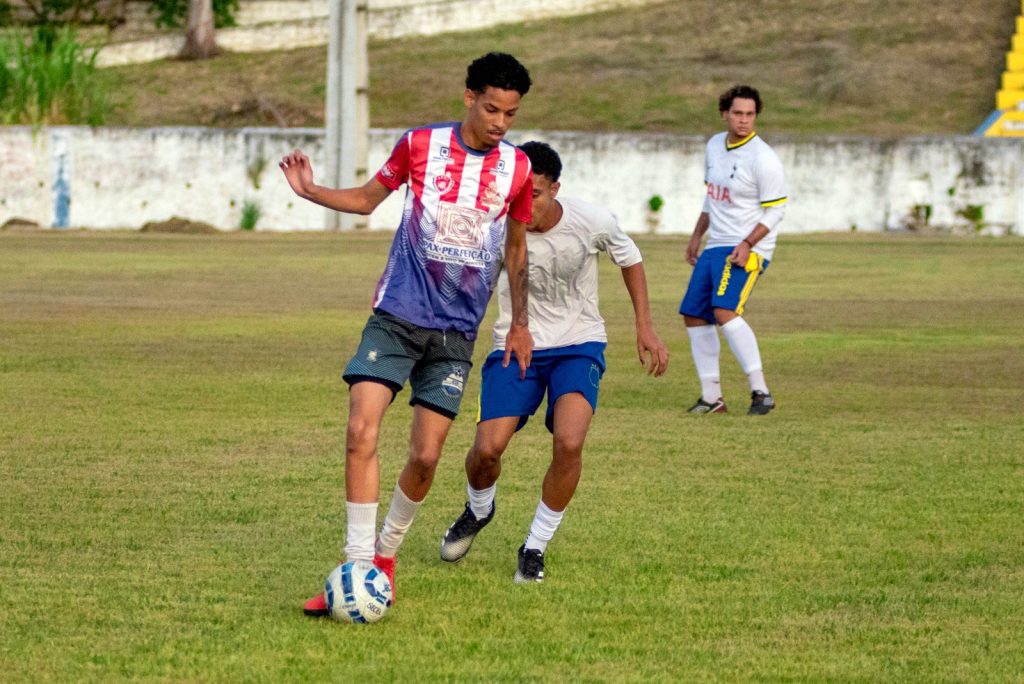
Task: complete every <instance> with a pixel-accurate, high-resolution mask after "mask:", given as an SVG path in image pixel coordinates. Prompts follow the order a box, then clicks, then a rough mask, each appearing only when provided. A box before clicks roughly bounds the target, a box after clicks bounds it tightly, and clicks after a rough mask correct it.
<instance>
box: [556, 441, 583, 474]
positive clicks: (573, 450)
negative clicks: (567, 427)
mask: <svg viewBox="0 0 1024 684" xmlns="http://www.w3.org/2000/svg"><path fill="white" fill-rule="evenodd" d="M583 439H584V438H583V437H581V436H578V435H560V436H558V437H556V438H555V442H554V458H555V462H556V463H557V464H558V465H560V466H562V467H567V468H578V467H579V466H580V465H581V464H582V463H583Z"/></svg>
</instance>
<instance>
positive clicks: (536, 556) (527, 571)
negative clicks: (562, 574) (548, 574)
mask: <svg viewBox="0 0 1024 684" xmlns="http://www.w3.org/2000/svg"><path fill="white" fill-rule="evenodd" d="M515 580H516V584H525V583H526V582H543V581H544V552H543V551H538V550H537V549H528V548H526V544H523V545H522V546H520V547H519V566H518V567H517V568H516V576H515Z"/></svg>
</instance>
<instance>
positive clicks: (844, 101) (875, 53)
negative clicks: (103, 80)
mask: <svg viewBox="0 0 1024 684" xmlns="http://www.w3.org/2000/svg"><path fill="white" fill-rule="evenodd" d="M1017 11H1018V6H1017V3H1014V2H1007V1H1006V0H968V1H966V2H965V1H962V0H934V1H932V2H920V1H914V0H890V1H888V2H882V1H881V0H852V1H841V0H766V1H764V2H760V3H750V2H739V1H737V0H686V1H685V2H682V1H679V2H666V3H663V4H661V5H656V6H652V7H648V8H645V9H632V10H622V11H614V12H605V13H600V14H596V15H591V16H585V17H576V18H569V19H560V20H544V21H537V22H529V21H527V22H525V23H523V24H518V25H512V26H504V27H499V28H493V29H488V30H484V31H480V32H473V33H458V34H449V35H442V36H433V37H425V38H412V39H409V38H405V39H400V40H392V41H375V42H373V43H372V44H371V47H370V90H371V124H372V125H373V126H377V127H405V126H409V125H413V124H416V123H422V122H426V121H434V120H442V119H448V118H457V117H459V116H461V89H462V79H463V77H464V73H465V72H464V70H465V65H466V64H467V63H468V62H469V61H470V60H472V59H473V58H474V57H476V56H478V55H480V54H482V53H483V52H486V51H488V50H494V49H497V50H504V51H508V52H511V53H513V54H515V55H517V56H518V57H519V58H520V59H521V60H522V61H523V62H524V63H525V64H526V65H527V66H528V67H529V68H530V70H531V73H532V75H533V77H534V82H535V87H534V90H532V91H531V92H530V94H529V96H528V98H527V100H526V101H525V102H524V107H523V109H522V110H521V117H520V121H519V122H518V123H517V126H519V127H536V128H547V129H568V130H593V131H607V130H631V131H667V132H683V133H702V134H706V133H708V132H711V131H713V130H717V129H718V127H719V121H718V117H717V113H716V111H715V108H716V107H715V100H716V97H717V95H718V93H719V92H721V91H722V90H724V89H725V88H726V87H727V86H729V85H731V84H732V83H734V82H750V83H752V84H754V85H756V86H758V87H759V88H760V89H761V91H762V93H763V94H764V96H765V99H766V103H767V109H766V111H765V113H764V116H763V121H764V123H763V126H764V127H765V128H767V129H770V130H772V131H773V132H784V133H791V134H804V133H806V134H821V133H855V134H868V135H880V136H904V135H914V134H951V133H954V134H955V133H969V132H970V131H972V130H973V129H974V128H975V127H976V126H977V125H978V124H979V123H980V122H981V121H982V120H983V119H984V117H985V116H986V115H987V114H988V113H989V112H990V111H991V109H992V108H993V104H994V93H995V90H996V89H997V88H998V84H999V76H1000V74H1001V73H1002V70H1003V68H1004V53H1005V52H1006V50H1007V49H1008V48H1009V43H1010V37H1011V35H1012V34H1013V30H1014V21H1013V20H1014V16H1015V14H1016V12H1017ZM325 58H326V48H310V49H300V50H294V51H287V52H276V53H259V54H228V55H224V56H221V57H219V58H217V59H214V60H211V61H208V62H202V63H184V62H174V61H170V62H161V63H155V64H145V65H138V66H131V67H122V68H117V69H112V70H110V74H111V77H112V78H114V79H116V81H117V84H118V85H117V88H116V92H115V95H114V101H115V103H116V112H115V113H114V115H113V117H112V118H111V119H110V120H109V123H111V124H114V125H130V126H155V125H196V124H200V125H213V126H247V125H281V123H282V122H283V123H284V124H285V125H289V126H319V125H322V121H323V99H324V74H325V72H326V67H325Z"/></svg>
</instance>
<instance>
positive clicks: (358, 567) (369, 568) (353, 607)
mask: <svg viewBox="0 0 1024 684" xmlns="http://www.w3.org/2000/svg"><path fill="white" fill-rule="evenodd" d="M324 600H325V601H327V609H328V610H329V611H330V612H331V617H332V618H334V619H335V620H337V621H338V622H357V623H365V622H376V621H377V620H380V619H381V618H382V617H384V615H386V614H387V612H388V608H390V607H391V581H390V580H388V576H387V575H385V574H384V571H383V570H381V569H380V568H378V567H376V566H375V565H373V563H370V562H368V561H353V562H350V563H343V564H341V565H339V566H338V567H336V568H334V570H332V571H331V574H330V575H328V576H327V582H326V583H325V584H324Z"/></svg>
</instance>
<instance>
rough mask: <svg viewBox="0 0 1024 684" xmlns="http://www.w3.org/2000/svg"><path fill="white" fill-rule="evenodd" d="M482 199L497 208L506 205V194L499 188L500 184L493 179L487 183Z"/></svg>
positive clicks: (489, 205)
mask: <svg viewBox="0 0 1024 684" xmlns="http://www.w3.org/2000/svg"><path fill="white" fill-rule="evenodd" d="M480 201H481V202H483V203H484V204H485V205H487V206H488V207H494V208H495V209H497V208H500V207H502V206H504V204H505V196H504V195H502V194H501V191H500V190H498V184H497V183H495V182H494V181H491V182H490V183H488V184H487V187H486V188H484V196H483V197H482V198H481V199H480Z"/></svg>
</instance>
